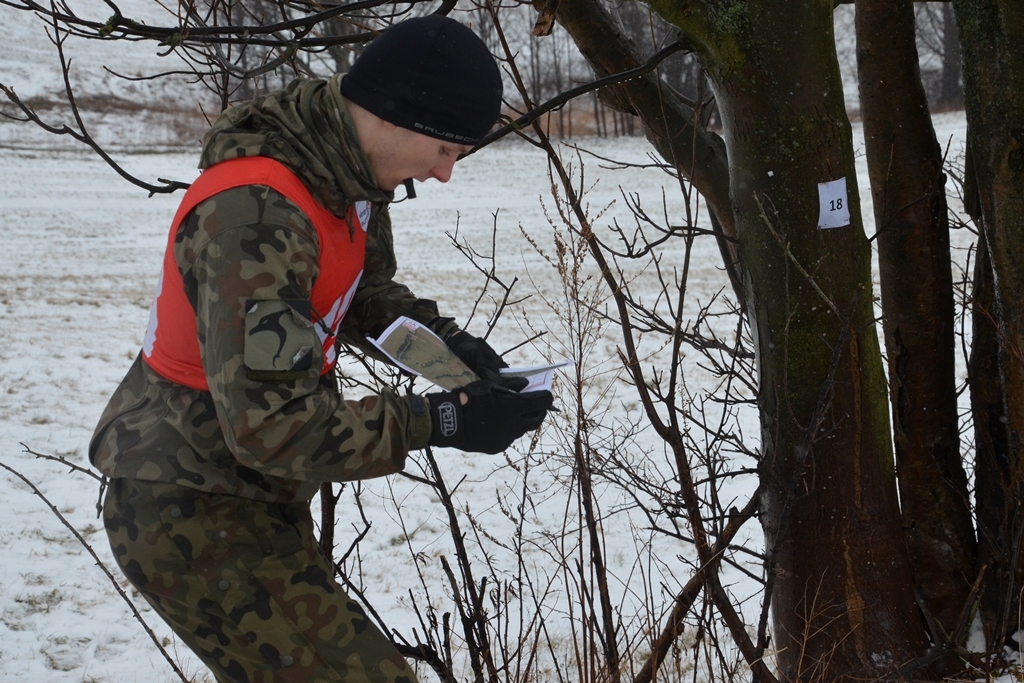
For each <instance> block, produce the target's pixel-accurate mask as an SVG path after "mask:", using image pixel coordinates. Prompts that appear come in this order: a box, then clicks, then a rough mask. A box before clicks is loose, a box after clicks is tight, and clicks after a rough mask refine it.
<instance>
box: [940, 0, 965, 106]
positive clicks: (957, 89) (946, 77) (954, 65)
mask: <svg viewBox="0 0 1024 683" xmlns="http://www.w3.org/2000/svg"><path fill="white" fill-rule="evenodd" d="M962 73H963V71H962V69H961V67H960V32H959V31H958V30H957V28H956V16H955V14H954V13H953V6H952V5H951V4H950V3H948V2H944V3H942V89H941V90H940V92H939V106H940V107H941V108H942V109H959V108H960V107H963V106H964V88H963V85H961V83H960V78H961V74H962Z"/></svg>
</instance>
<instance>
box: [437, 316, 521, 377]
mask: <svg viewBox="0 0 1024 683" xmlns="http://www.w3.org/2000/svg"><path fill="white" fill-rule="evenodd" d="M444 343H445V344H447V345H448V348H449V349H451V350H452V352H453V353H454V354H455V355H456V356H458V357H459V359H460V360H461V361H462V362H463V363H465V364H466V365H468V366H469V369H470V370H472V371H473V372H475V373H476V374H477V375H479V376H480V378H481V379H498V377H499V375H498V371H499V370H501V368H507V367H508V363H506V362H505V361H503V360H502V359H501V356H499V355H498V352H497V351H495V350H494V349H492V348H491V345H490V344H488V343H487V342H485V341H484V340H483V339H481V338H480V337H474V336H473V335H471V334H470V333H469V332H466V331H465V330H458V331H456V332H455V334H453V335H451V336H449V337H448V338H447V339H445V340H444ZM524 386H525V385H524Z"/></svg>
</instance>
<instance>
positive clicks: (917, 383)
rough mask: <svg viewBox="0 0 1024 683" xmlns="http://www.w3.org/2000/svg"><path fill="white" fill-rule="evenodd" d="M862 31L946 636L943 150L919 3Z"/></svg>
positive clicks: (965, 581)
mask: <svg viewBox="0 0 1024 683" xmlns="http://www.w3.org/2000/svg"><path fill="white" fill-rule="evenodd" d="M856 28H857V69H858V80H859V81H860V99H861V114H862V116H863V119H864V139H865V145H866V147H867V161H868V172H869V175H870V179H871V191H872V197H873V200H874V213H875V225H876V234H877V241H878V261H879V267H880V275H881V294H882V324H883V328H884V330H885V344H886V350H887V351H888V360H889V391H890V402H891V406H892V410H891V412H892V419H893V433H894V437H895V438H894V441H895V448H896V464H897V472H898V475H899V484H900V486H899V492H900V502H901V507H902V511H903V524H904V528H905V529H906V533H907V545H908V548H909V551H910V558H911V565H912V571H913V574H914V580H915V582H916V584H917V586H918V588H919V590H920V591H921V594H922V597H923V598H924V600H925V604H926V605H927V607H928V609H929V610H930V612H931V613H932V616H933V617H934V618H935V620H936V622H937V624H938V625H939V627H940V628H941V629H942V631H943V635H942V636H940V637H941V638H943V639H945V638H948V637H949V636H950V635H952V631H953V629H954V628H955V626H956V624H957V621H958V618H959V616H960V612H961V610H962V609H963V606H964V603H965V601H966V600H967V596H968V594H969V593H970V589H971V583H972V574H973V570H974V530H973V527H972V524H971V511H970V504H969V501H968V494H967V476H966V474H965V473H964V469H963V466H962V464H961V462H960V440H959V432H958V429H957V422H958V414H957V393H956V365H955V341H956V339H955V332H956V330H955V327H956V325H955V315H954V307H953V277H952V273H951V270H950V251H949V215H948V212H947V209H946V194H945V187H944V184H945V174H944V173H943V171H942V150H941V149H940V148H939V144H938V142H937V141H936V139H935V131H934V129H933V128H932V121H931V116H930V115H929V113H928V100H927V97H926V96H925V92H924V86H923V85H922V83H921V74H920V70H919V66H918V56H917V46H916V41H915V35H914V8H913V4H912V2H911V1H910V0H857V9H856Z"/></svg>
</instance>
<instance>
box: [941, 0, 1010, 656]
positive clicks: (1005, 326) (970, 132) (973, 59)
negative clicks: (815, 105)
mask: <svg viewBox="0 0 1024 683" xmlns="http://www.w3.org/2000/svg"><path fill="white" fill-rule="evenodd" d="M953 6H954V10H955V12H956V21H957V25H958V27H959V29H960V36H961V50H962V55H963V66H964V70H963V71H964V96H965V110H966V114H967V151H968V160H969V172H968V174H967V176H968V181H967V182H968V183H969V186H968V187H966V188H965V192H967V193H970V194H971V195H972V196H973V197H975V198H976V207H975V208H976V214H977V216H978V218H980V221H979V227H980V229H981V232H982V234H983V237H984V241H985V246H986V247H987V249H988V256H989V258H990V259H991V264H992V275H993V283H994V289H993V294H994V299H993V313H994V319H995V326H996V335H997V340H998V343H999V352H998V367H999V375H1000V380H1001V384H1002V389H1003V408H1004V411H1005V412H1004V414H1003V416H1002V417H1003V418H1004V419H1005V423H1003V424H1004V426H1005V430H1006V431H1005V433H1004V434H994V435H993V436H992V441H993V442H1000V441H1001V440H1003V439H1005V444H1006V462H1005V464H1004V472H1005V473H1004V474H1003V476H1002V477H1001V489H1002V490H1001V491H998V492H997V491H991V492H989V493H990V494H991V495H993V496H996V495H1001V496H1002V498H1003V499H1004V500H1005V501H1006V505H1005V510H1004V513H1003V520H1002V521H1001V524H1000V528H1001V529H1002V534H1003V535H1002V536H1001V537H999V538H997V539H995V547H994V550H995V554H994V557H993V566H992V570H991V573H990V574H989V576H988V579H989V582H988V584H987V585H986V587H985V590H986V602H988V601H989V600H992V599H994V600H995V601H996V602H998V603H1000V609H999V610H998V614H997V615H996V616H995V622H994V623H992V624H990V625H989V633H990V634H991V637H992V638H993V639H994V640H995V641H996V642H994V643H993V644H997V643H998V641H999V640H1001V638H1002V637H1003V636H1004V635H1006V634H1007V633H1011V632H1014V631H1016V630H1017V628H1018V623H1019V621H1020V618H1019V611H1020V610H1019V607H1020V591H1021V588H1022V587H1024V582H1022V578H1024V576H1022V571H1021V569H1022V566H1024V562H1022V561H1021V559H1022V558H1021V555H1020V547H1021V536H1022V533H1024V508H1022V505H1024V444H1022V434H1024V318H1022V312H1024V3H1021V2H1020V0H973V1H968V0H954V3H953ZM980 426H981V425H979V427H980ZM995 429H996V430H997V431H1001V430H1002V427H999V426H995ZM985 493H986V492H983V491H980V490H979V492H978V495H979V496H981V495H985ZM986 531H989V530H986ZM993 596H994V598H993Z"/></svg>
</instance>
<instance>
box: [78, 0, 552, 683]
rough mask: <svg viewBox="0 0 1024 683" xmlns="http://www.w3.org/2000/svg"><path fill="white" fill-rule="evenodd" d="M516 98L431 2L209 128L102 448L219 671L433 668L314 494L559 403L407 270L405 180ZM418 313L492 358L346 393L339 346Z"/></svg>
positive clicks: (435, 171) (151, 562) (144, 539)
mask: <svg viewBox="0 0 1024 683" xmlns="http://www.w3.org/2000/svg"><path fill="white" fill-rule="evenodd" d="M500 98H501V79H500V74H499V72H498V69H497V65H496V64H495V62H494V60H493V58H492V57H491V56H490V54H489V53H488V51H487V49H486V47H485V46H484V45H483V43H482V42H481V41H480V39H479V38H477V37H476V36H475V35H474V34H473V33H472V31H470V30H469V29H468V28H466V27H464V26H462V25H461V24H459V23H458V22H456V21H454V20H451V19H448V18H445V17H439V16H431V17H426V18H421V19H413V20H409V21H406V22H403V23H401V24H399V25H396V26H395V27H393V28H391V29H389V30H387V31H385V32H384V33H383V34H382V35H381V36H380V37H379V38H377V39H376V40H374V41H373V42H372V43H370V44H369V45H368V46H367V48H366V49H365V50H364V52H363V54H362V55H361V56H360V58H359V59H358V60H357V61H356V63H355V64H354V65H353V67H352V69H351V70H350V72H349V73H348V74H347V75H346V76H345V77H344V79H342V78H341V77H340V76H335V77H334V78H332V79H330V80H328V81H303V80H296V81H294V82H293V83H292V84H291V85H289V86H288V88H286V89H285V90H282V91H278V92H274V93H270V94H269V95H266V96H265V97H262V98H259V99H257V100H256V101H254V102H253V103H251V104H249V105H245V106H240V107H236V108H233V109H230V110H228V111H226V112H225V113H224V114H223V115H222V116H221V117H220V119H219V120H218V121H217V123H216V124H215V125H214V126H213V128H212V130H211V131H210V132H209V133H208V135H207V137H206V140H205V144H204V148H203V152H202V158H201V162H200V167H201V168H203V169H204V171H203V173H202V174H201V175H200V177H199V178H198V179H197V181H196V182H195V183H194V184H193V185H192V187H191V188H190V189H189V191H188V192H187V193H186V195H185V197H184V198H183V201H182V205H181V207H179V209H178V213H177V215H176V216H175V219H174V222H173V223H172V227H171V232H170V236H169V239H168V245H167V251H166V254H165V259H164V268H163V271H162V274H161V277H160V283H159V285H158V291H157V296H156V298H155V300H154V303H153V308H152V311H151V314H150V323H149V329H148V330H147V333H146V338H145V342H144V345H143V350H142V353H141V354H140V356H139V358H137V359H136V361H135V363H134V365H133V366H132V368H131V369H130V370H129V371H128V374H127V376H126V377H125V379H124V380H123V381H122V383H121V385H120V386H119V387H118V389H117V390H116V392H115V393H114V396H113V397H112V398H111V400H110V403H109V405H108V406H107V408H106V410H105V411H104V414H103V416H102V417H101V418H100V422H99V425H98V426H97V429H96V432H95V434H94V436H93V439H92V443H91V444H90V458H91V460H92V462H93V463H94V464H95V466H96V467H97V468H98V469H100V470H101V471H102V472H103V473H104V474H106V475H107V476H108V477H110V478H111V482H110V487H109V489H108V492H107V495H106V498H105V501H104V524H105V527H106V529H107V533H108V536H109V538H110V542H111V547H112V549H113V552H114V555H115V557H116V558H117V561H118V563H119V565H120V566H121V568H122V570H123V571H124V572H125V574H126V576H127V577H128V578H129V580H130V581H131V582H132V583H133V584H134V585H135V586H136V587H137V588H138V589H139V591H140V592H141V593H142V595H143V596H145V598H146V599H147V600H148V601H149V603H150V604H151V605H152V606H153V608H154V609H155V610H156V611H157V612H158V613H159V614H160V615H161V616H162V617H163V618H164V619H165V620H166V621H167V622H168V623H169V624H170V626H171V627H172V628H173V629H174V631H175V633H176V634H177V635H178V636H179V637H180V638H181V639H182V640H183V641H184V642H185V643H186V644H187V645H188V646H189V647H190V648H191V649H192V650H193V651H194V652H195V653H196V654H197V655H198V656H199V657H200V658H201V659H202V660H203V662H204V663H205V664H206V665H207V666H209V667H210V669H211V670H212V671H213V673H214V675H215V676H216V678H217V680H218V681H221V682H226V681H234V682H237V681H247V682H248V681H251V682H253V683H257V682H268V681H296V682H297V681H302V682H304V683H309V682H313V681H348V682H353V683H361V682H364V681H366V682H369V681H373V682H385V681H409V682H410V683H411V682H413V681H415V676H414V674H413V672H412V670H411V669H410V667H409V666H408V664H407V663H406V662H405V661H404V660H403V659H402V657H401V656H400V655H399V654H398V653H397V651H396V650H395V648H394V647H393V646H392V644H391V643H390V641H389V640H388V638H387V637H386V636H385V635H384V634H382V633H381V632H380V631H379V630H378V629H377V628H376V627H375V626H374V625H373V624H372V623H371V622H370V621H369V620H368V619H367V617H366V615H365V614H364V613H363V611H362V610H361V609H360V607H359V606H358V605H357V604H356V603H354V602H353V601H352V600H350V599H349V598H348V597H347V596H346V595H345V593H344V592H343V591H342V589H341V587H340V586H339V585H338V583H337V582H335V580H334V572H333V566H332V564H331V562H330V560H329V559H325V558H324V557H322V556H321V555H320V553H319V552H318V549H317V545H316V542H315V539H314V537H313V525H312V520H311V518H310V513H309V506H308V503H309V500H310V499H311V497H312V495H313V494H314V492H316V491H317V489H318V487H319V484H320V482H322V481H346V480H352V479H360V478H367V477H376V476H382V475H387V474H392V473H395V472H398V471H400V470H401V469H402V468H403V466H404V463H405V459H406V455H407V454H408V452H409V451H410V450H412V449H418V448H423V447H425V446H427V445H428V444H429V445H435V446H452V447H455V448H460V449H462V450H466V451H480V452H488V453H496V452H500V451H501V450H504V449H505V448H507V447H508V446H509V445H510V444H511V442H512V441H513V440H515V439H516V438H518V437H519V436H521V435H522V434H524V433H525V432H526V431H529V430H532V429H536V428H537V427H538V426H539V425H540V423H541V421H542V420H543V418H544V416H545V414H546V411H547V409H548V408H549V407H550V406H551V395H550V393H548V392H531V393H525V394H520V393H516V392H515V391H510V390H509V389H510V387H509V382H507V381H505V382H504V383H503V381H502V380H501V379H500V378H499V376H498V374H497V370H498V369H499V368H500V367H502V366H503V362H502V361H501V359H500V357H499V356H498V354H497V353H495V352H494V351H493V350H492V349H491V348H490V347H489V346H488V345H487V344H486V343H485V342H484V341H482V340H480V339H477V338H476V337H473V336H472V335H469V334H467V333H465V332H463V331H461V330H459V329H458V328H457V327H456V326H455V324H454V322H453V320H452V319H450V318H443V317H440V316H439V315H438V312H437V308H436V306H435V305H434V303H433V302H431V301H428V300H424V299H419V298H417V297H415V296H414V295H413V294H412V293H411V292H410V291H409V290H408V289H406V288H405V287H403V286H402V285H399V284H397V283H395V282H394V281H393V280H392V277H393V275H394V273H395V261H394V255H393V253H392V242H391V227H390V219H389V217H388V211H387V204H388V202H389V201H390V200H391V198H392V195H391V192H392V190H394V189H395V187H397V186H398V185H399V184H401V183H402V182H403V181H405V180H406V179H408V178H415V179H418V180H420V181H424V180H427V179H429V178H435V179H437V180H440V181H441V182H446V181H447V180H448V178H449V177H450V176H451V173H452V166H453V164H454V163H455V160H456V159H457V158H458V155H459V154H460V153H462V152H465V151H467V150H468V149H470V148H471V146H472V145H473V144H474V143H475V142H477V141H478V140H479V139H480V138H482V137H483V136H484V135H485V134H486V133H487V131H488V130H489V129H490V127H491V126H492V125H493V123H494V122H495V120H496V119H497V115H498V108H499V106H500ZM399 315H408V316H411V317H413V318H416V319H418V320H420V321H422V322H424V323H427V324H429V325H430V326H431V327H432V328H433V329H434V330H435V331H436V332H437V333H438V334H439V335H440V336H441V337H442V338H444V339H445V340H447V342H448V344H449V345H450V346H451V347H452V349H453V350H454V351H455V352H456V354H458V355H459V356H460V357H461V358H463V360H465V361H466V362H467V363H468V364H469V365H470V366H471V367H472V368H473V369H475V370H476V372H477V374H478V375H480V376H481V377H482V378H483V379H481V380H480V381H478V382H474V383H472V384H470V385H469V386H467V387H464V388H463V390H461V391H456V392H438V393H431V394H427V395H426V396H423V397H421V396H399V395H396V394H395V393H394V392H391V391H384V392H382V393H381V394H380V395H376V396H367V397H365V398H363V399H361V400H359V401H346V400H344V399H343V398H342V397H341V395H340V392H339V391H338V389H337V382H336V381H335V380H334V378H333V375H332V370H333V368H334V361H335V357H336V351H335V344H336V343H337V342H339V341H344V342H346V343H349V344H352V345H355V346H358V347H362V348H365V347H366V342H365V337H366V336H367V335H375V334H377V333H379V332H380V331H381V330H382V329H383V328H384V327H385V326H386V325H388V324H389V323H390V322H391V321H393V320H394V319H395V318H396V317H398V316H399ZM512 388H515V389H519V388H522V385H517V386H515V385H514V386H512ZM442 416H443V419H442Z"/></svg>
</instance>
